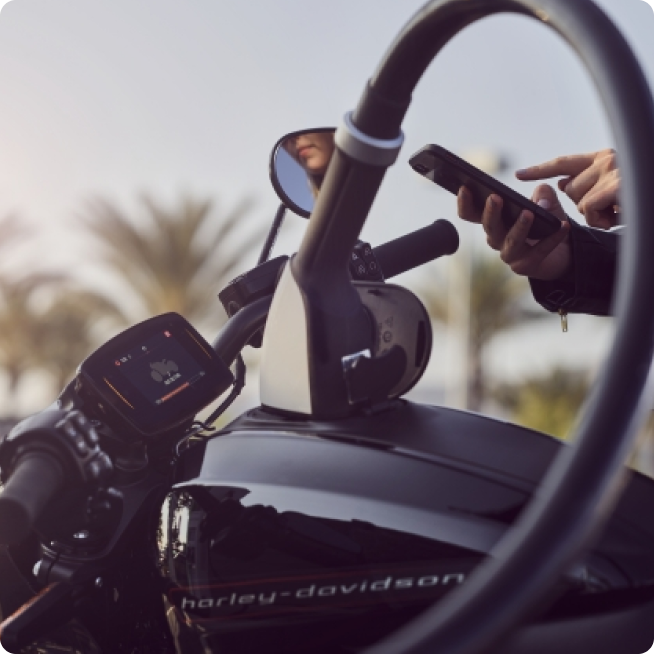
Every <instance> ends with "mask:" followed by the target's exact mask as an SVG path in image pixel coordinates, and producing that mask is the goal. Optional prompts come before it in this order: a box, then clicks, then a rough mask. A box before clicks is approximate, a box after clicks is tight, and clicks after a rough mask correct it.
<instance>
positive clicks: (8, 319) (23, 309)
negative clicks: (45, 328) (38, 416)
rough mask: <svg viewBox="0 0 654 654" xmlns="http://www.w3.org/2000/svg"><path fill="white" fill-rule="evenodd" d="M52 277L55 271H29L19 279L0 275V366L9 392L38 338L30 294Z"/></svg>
mask: <svg viewBox="0 0 654 654" xmlns="http://www.w3.org/2000/svg"><path fill="white" fill-rule="evenodd" d="M56 281H57V276H56V275H55V276H52V277H50V276H49V275H43V274H31V275H28V276H27V277H24V278H23V279H19V280H10V279H7V278H5V277H2V278H0V367H1V368H2V369H3V370H4V371H5V374H6V375H7V378H8V384H9V393H10V394H12V395H13V394H15V392H16V389H17V388H18V385H19V383H20V381H21V379H22V377H23V375H24V374H25V373H26V372H27V371H28V370H29V369H30V368H31V367H32V365H33V363H34V351H35V347H37V345H38V343H39V339H40V338H41V332H40V329H39V319H38V316H37V312H36V311H35V309H34V306H33V304H32V302H31V296H32V295H33V293H34V292H35V291H36V289H38V288H41V287H42V285H43V284H50V283H54V282H56Z"/></svg>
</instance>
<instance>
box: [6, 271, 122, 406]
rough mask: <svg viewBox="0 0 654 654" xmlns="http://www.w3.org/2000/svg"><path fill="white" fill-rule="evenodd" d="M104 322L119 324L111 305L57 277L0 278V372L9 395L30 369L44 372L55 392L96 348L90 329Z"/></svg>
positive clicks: (46, 274)
mask: <svg viewBox="0 0 654 654" xmlns="http://www.w3.org/2000/svg"><path fill="white" fill-rule="evenodd" d="M104 318H111V319H112V320H113V321H114V322H118V323H120V322H122V323H124V322H125V318H124V316H123V315H122V313H121V312H120V311H119V309H118V308H117V307H116V305H115V304H114V303H113V302H112V301H111V300H109V299H108V298H106V297H104V296H103V295H101V294H98V293H95V292H93V291H89V290H83V289H79V288H77V287H75V286H73V285H72V283H71V282H70V281H69V280H68V279H67V278H66V276H65V275H63V274H58V273H32V274H29V275H26V276H24V277H23V278H21V279H17V280H9V279H7V278H0V367H1V368H3V369H4V371H5V373H6V374H7V376H8V380H9V392H10V393H11V394H14V393H15V392H16V390H17V388H18V385H19V383H20V381H21V379H22V377H23V375H24V374H25V373H26V372H27V371H28V370H31V369H40V370H46V371H48V372H49V373H50V374H51V375H53V376H54V378H55V382H56V384H57V389H58V390H60V389H61V388H62V387H63V385H64V383H65V382H66V381H67V380H68V379H69V378H70V376H71V375H72V373H73V372H74V370H75V368H76V367H77V365H78V364H79V363H81V361H82V360H83V359H84V357H86V356H87V355H88V354H89V353H90V352H91V351H92V350H93V349H94V348H95V347H97V345H98V341H99V339H98V338H97V337H95V336H94V333H93V329H92V327H94V326H95V325H97V323H98V322H99V321H100V322H101V321H102V319H104Z"/></svg>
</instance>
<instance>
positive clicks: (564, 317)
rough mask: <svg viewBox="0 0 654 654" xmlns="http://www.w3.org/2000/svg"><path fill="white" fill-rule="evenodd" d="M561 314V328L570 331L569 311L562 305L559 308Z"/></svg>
mask: <svg viewBox="0 0 654 654" xmlns="http://www.w3.org/2000/svg"><path fill="white" fill-rule="evenodd" d="M559 316H561V330H562V331H564V332H567V331H568V312H567V311H566V310H565V309H564V308H563V307H561V308H560V309H559Z"/></svg>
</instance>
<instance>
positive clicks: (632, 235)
mask: <svg viewBox="0 0 654 654" xmlns="http://www.w3.org/2000/svg"><path fill="white" fill-rule="evenodd" d="M499 11H512V12H517V13H521V14H524V15H527V16H531V17H533V18H535V19H537V20H540V21H543V22H544V23H546V24H548V25H549V26H551V27H552V28H554V29H555V30H556V31H557V32H559V33H560V34H561V35H562V36H563V37H564V38H565V39H566V40H568V42H570V43H571V44H572V45H574V46H575V48H576V50H577V52H579V54H580V56H581V57H582V59H583V60H584V62H585V63H586V65H587V67H588V68H589V70H590V72H591V74H592V75H593V77H594V79H595V81H596V83H597V85H598V88H599V91H600V95H601V96H602V97H603V98H604V100H605V103H606V104H607V107H608V109H609V114H610V117H611V118H612V121H613V122H614V123H616V125H617V126H616V134H617V141H618V147H619V149H620V151H621V152H622V153H623V156H624V160H623V162H622V164H623V169H624V171H625V175H624V176H625V180H626V183H625V197H624V201H623V204H624V207H625V209H624V211H625V214H626V215H628V216H630V217H631V216H633V217H634V226H633V228H632V226H630V232H629V234H628V235H627V237H626V240H627V245H626V251H627V254H626V255H625V256H622V257H621V264H620V265H621V273H620V274H621V279H622V280H623V281H622V286H621V287H620V291H621V293H620V300H619V303H618V311H617V313H618V316H619V318H618V328H617V336H616V340H615V343H614V348H613V351H612V354H611V357H610V359H609V362H608V365H607V366H606V368H605V370H604V374H603V377H602V380H601V382H600V383H599V384H598V386H597V387H596V389H595V392H594V395H593V397H592V398H591V401H590V403H589V404H588V408H587V409H586V413H585V417H584V418H583V419H582V421H581V424H580V428H579V436H578V437H577V439H576V443H575V445H574V446H569V445H565V444H562V443H560V442H558V441H556V440H554V439H552V438H550V437H548V436H545V435H543V434H540V433H537V432H533V431H530V430H527V429H524V428H521V427H518V426H515V425H511V424H507V423H505V422H502V421H497V420H493V419H490V418H487V417H484V416H480V415H477V414H472V413H467V412H462V411H455V410H452V409H448V408H445V407H435V406H425V405H419V404H415V403H412V402H409V401H407V400H404V399H402V396H403V395H404V394H405V393H406V392H407V391H408V390H409V389H410V388H411V387H412V386H413V385H414V384H415V383H417V381H418V380H419V379H420V377H421V375H422V373H423V372H424V370H425V368H426V366H427V364H428V362H429V354H430V350H431V330H430V322H429V317H428V316H427V314H426V312H425V310H424V307H423V306H422V304H421V302H420V301H419V300H418V299H417V298H416V297H415V296H414V295H413V294H412V293H410V292H409V291H407V290H406V289H403V288H402V287H399V286H395V285H391V284H387V283H385V279H388V278H390V277H391V276H393V275H394V274H397V273H399V272H402V271H403V270H405V269H408V268H410V267H413V266H415V265H420V264H422V263H425V262H426V261H428V260H431V259H433V258H435V257H436V256H440V255H443V254H451V253H452V252H453V251H454V250H455V249H456V246H457V238H456V235H455V232H454V230H453V228H452V226H451V225H450V224H449V223H447V222H445V221H437V223H435V224H434V225H432V226H430V227H428V228H425V229H424V230H420V231H419V232H418V233H416V234H413V235H407V236H406V237H403V238H402V239H398V241H396V242H392V243H390V244H386V245H385V246H381V247H379V248H375V249H373V248H371V247H370V246H369V244H366V243H361V242H358V241H357V239H358V236H359V233H360V231H361V227H362V225H363V223H364V221H365V219H366V216H367V213H368V210H369V208H370V205H371V203H372V201H373V199H374V197H375V194H376V191H377V189H378V187H379V185H380V184H381V182H382V179H383V176H384V173H385V170H386V168H387V167H388V166H389V165H391V164H392V163H393V162H394V161H395V159H396V158H397V155H398V152H399V149H400V147H401V144H402V134H401V131H400V123H401V121H402V118H403V116H404V113H405V111H406V109H407V108H408V106H409V102H410V95H411V91H412V89H413V87H414V86H415V84H416V83H417V81H418V80H419V79H420V76H421V74H422V72H423V71H424V69H425V68H426V66H427V65H428V64H429V63H430V61H431V60H432V59H433V57H434V56H435V55H436V54H437V53H438V51H439V50H440V49H441V48H442V46H443V45H445V43H447V42H448V41H449V39H450V38H452V37H453V36H454V35H455V34H456V33H457V32H458V31H460V30H461V29H463V27H465V26H466V25H468V24H470V23H471V22H473V21H474V20H477V19H480V18H482V17H484V16H487V15H490V14H492V13H497V12H499ZM607 44H610V46H611V47H607ZM653 108H654V107H653V104H652V98H651V95H650V92H649V89H648V86H647V83H646V81H645V79H644V77H643V75H642V73H641V72H640V70H639V68H638V66H637V64H636V62H635V59H634V57H633V55H632V54H631V52H630V50H629V48H628V46H627V45H626V43H625V41H624V40H623V38H622V37H621V35H620V34H619V32H618V31H617V30H616V28H615V27H614V26H613V25H612V24H611V23H610V21H608V19H607V18H606V17H605V16H604V14H603V13H602V12H601V11H600V10H599V9H598V8H597V7H596V6H595V5H594V4H593V3H592V2H590V0H583V1H582V0H579V2H576V3H566V2H564V1H563V0H538V1H535V0H534V1H532V0H483V1H482V0H473V1H472V2H471V1H470V0H436V1H432V2H429V3H428V4H427V5H426V6H425V7H424V8H423V10H421V12H419V13H418V14H417V15H416V16H415V17H414V18H413V19H412V20H411V21H410V22H409V23H408V24H407V25H406V26H405V28H404V29H403V30H402V32H401V33H400V35H399V36H398V38H397V39H396V41H395V43H394V44H393V45H392V47H391V49H390V50H389V52H388V53H387V55H386V57H385V58H384V60H383V61H382V64H381V65H380V67H379V69H378V70H377V72H376V73H375V75H374V76H373V78H372V79H371V81H370V82H369V84H368V85H367V87H366V89H365V91H364V94H363V97H362V99H361V101H360V103H359V105H358V106H357V108H356V110H355V111H354V112H353V113H351V114H348V115H346V117H345V119H344V121H343V123H342V124H341V126H340V127H339V128H338V129H337V130H336V131H335V133H334V135H333V151H332V152H331V153H330V157H329V165H328V167H327V168H326V170H325V171H324V172H323V171H319V173H318V175H317V176H316V175H315V174H307V172H308V171H307V169H306V168H303V167H302V166H301V165H299V162H298V161H296V160H294V158H293V156H290V157H289V156H287V155H288V154H289V147H288V146H289V144H290V143H292V142H293V140H294V139H297V138H298V137H299V136H301V135H302V134H309V133H310V134H322V135H327V136H329V135H330V134H331V130H330V129H328V128H321V129H312V130H306V131H304V132H297V133H294V134H291V135H287V136H285V137H284V138H283V139H280V141H279V142H278V143H277V145H276V146H275V148H274V151H273V157H272V160H271V171H272V179H273V185H274V186H275V188H276V189H277V190H278V192H279V193H280V195H281V197H282V201H283V202H284V203H285V204H286V205H289V206H291V208H294V209H295V210H296V211H298V212H299V213H303V212H304V213H305V214H307V213H310V214H311V220H310V221H309V225H308V228H307V232H306V235H305V237H304V239H303V241H302V244H301V246H300V249H299V251H298V253H297V254H296V255H294V256H293V257H291V258H287V257H277V258H276V259H270V258H269V257H270V254H271V250H272V246H273V243H274V238H275V234H276V231H277V229H278V227H279V224H280V223H281V220H282V219H283V215H284V209H283V208H282V209H280V211H279V212H278V214H277V216H276V218H275V221H274V224H273V228H272V229H271V233H270V235H269V238H268V239H267V241H266V243H265V245H264V249H263V251H262V255H261V257H260V261H259V265H258V266H257V267H256V268H255V269H254V270H252V271H250V272H248V273H245V274H244V275H242V276H241V277H239V278H237V279H236V280H234V281H233V282H232V283H231V284H230V285H229V287H228V288H227V289H224V290H223V291H222V292H221V294H220V296H221V300H222V301H223V304H224V306H225V308H226V310H227V313H228V315H229V316H230V319H229V321H228V322H227V323H226V325H225V327H224V328H223V329H222V330H221V331H220V333H219V334H218V336H217V338H216V339H215V340H214V342H213V343H211V344H209V343H208V342H207V341H205V340H204V338H203V337H202V336H201V335H200V334H199V333H198V332H197V331H196V330H195V329H194V328H193V327H192V326H191V325H190V324H189V323H188V322H187V321H186V320H184V319H183V318H182V317H181V316H178V315H176V314H165V315H163V316H157V317H155V318H152V319H150V320H148V321H145V322H144V323H140V324H139V325H135V326H134V327H132V328H130V329H128V330H126V331H125V332H123V333H122V334H120V335H119V336H117V337H115V338H114V339H112V340H111V341H109V342H108V343H106V344H105V345H103V346H102V347H100V348H99V349H98V350H97V351H96V352H94V353H93V354H91V355H90V356H89V357H88V358H87V359H86V360H85V361H84V362H83V363H82V364H81V365H80V367H79V369H78V373H77V375H76V377H75V379H74V380H73V382H71V384H69V385H68V386H67V388H66V389H65V390H64V391H63V392H62V394H61V395H60V397H59V399H58V400H57V402H56V403H55V404H54V405H53V406H52V407H50V408H49V409H48V410H46V411H43V412H41V413H39V414H36V415H35V416H32V417H30V418H28V419H26V420H24V421H23V422H22V423H20V424H19V425H18V426H16V427H15V428H14V429H13V430H12V431H11V432H10V433H9V434H8V435H7V436H6V437H5V438H4V439H3V440H2V443H1V444H0V468H1V470H2V480H3V482H4V489H3V491H2V495H1V496H0V540H1V541H2V542H4V543H6V547H4V548H3V549H2V550H1V551H0V552H1V556H0V575H2V578H3V580H4V582H3V584H2V586H1V587H0V605H1V606H2V610H3V614H4V618H5V619H4V622H3V623H2V625H0V642H2V644H3V646H4V647H5V648H7V649H8V650H9V651H12V652H18V651H22V652H55V651H59V652H61V651H65V652H84V653H87V652H88V653H95V652H112V653H113V652H135V653H136V652H138V653H141V654H148V653H150V652H157V653H159V654H161V653H164V654H166V653H171V654H172V653H174V652H177V653H179V652H184V653H185V654H188V653H191V654H193V653H194V652H197V653H206V652H227V653H235V654H236V653H239V652H253V651H256V652H307V651H311V652H318V653H320V652H325V653H326V652H331V653H333V652H343V653H345V652H359V651H366V652H371V653H379V654H381V653H382V652H433V651H439V652H447V653H448V654H455V653H456V654H463V652H469V653H472V652H480V651H484V652H491V651H502V652H505V653H506V652H508V653H513V652H516V653H517V652H520V653H521V654H529V653H534V654H535V653H536V652H551V651H559V652H571V651H574V652H591V651H592V652H612V653H613V652H620V653H621V654H622V653H624V654H630V653H631V652H633V653H634V654H635V653H636V652H643V651H645V650H646V649H647V648H648V647H649V646H650V645H651V643H652V641H653V640H654V626H652V620H651V615H652V610H654V528H653V527H652V526H651V524H650V521H649V520H648V519H647V511H646V508H647V507H648V506H649V505H650V503H651V502H652V499H654V482H652V481H651V480H649V479H647V478H645V477H644V476H642V475H639V474H637V473H629V472H628V471H626V470H625V469H623V467H622V461H623V459H624V455H625V453H626V452H627V451H628V447H629V443H630V440H631V439H632V437H633V434H634V432H635V427H636V425H637V421H638V416H639V414H640V412H642V403H640V398H641V396H642V393H643V389H644V387H645V384H646V381H647V376H648V371H649V362H650V361H651V358H652V342H651V340H652V339H651V337H650V336H649V335H650V334H652V333H654V324H653V323H654V307H649V306H647V303H643V302H642V301H639V298H641V297H651V296H652V290H653V289H652V286H653V285H654V262H652V261H651V260H650V257H649V251H650V248H649V247H648V246H649V245H650V244H651V243H653V242H654V233H652V230H654V226H650V225H649V224H648V223H647V221H646V220H644V218H638V216H643V217H644V216H646V215H647V211H646V207H649V206H652V204H653V203H654V197H650V196H652V195H654V190H650V189H651V185H650V184H649V183H648V180H649V178H650V177H651V171H652V170H654V154H652V153H651V152H650V149H651V148H648V147H647V146H648V144H650V143H651V142H654V119H653V118H652V116H654V112H653V111H652V109H653ZM327 141H329V138H327ZM289 180H294V182H292V183H291V182H289ZM307 189H308V193H307ZM298 192H300V193H301V196H298V195H297V193H298ZM298 198H299V199H298ZM262 330H263V334H264V335H263V338H262ZM248 344H250V345H253V346H258V345H261V346H262V363H261V368H262V369H261V407H259V408H256V409H253V410H250V411H248V412H246V413H245V414H244V415H242V416H241V417H239V418H237V419H236V420H234V421H233V422H231V423H230V424H229V425H227V426H226V427H225V428H223V429H221V430H220V431H217V432H216V431H212V427H211V424H212V422H213V420H214V419H215V418H216V417H217V416H218V415H219V414H220V413H222V412H223V411H224V410H225V408H226V407H227V406H228V405H229V403H230V402H231V401H232V400H233V398H234V397H235V396H236V395H237V394H238V392H239V391H240V389H241V388H242V386H243V384H244V383H245V369H244V364H243V361H242V359H241V358H240V352H241V351H242V349H243V348H244V347H245V346H246V345H248ZM232 370H233V371H232ZM230 387H231V388H232V390H231V391H230V392H229V394H228V396H227V398H226V399H225V400H224V401H223V402H222V403H221V405H220V406H219V407H218V408H217V409H216V410H214V411H213V413H212V415H210V416H209V417H208V418H207V419H206V420H204V421H198V420H197V419H196V416H197V414H198V413H199V412H200V411H201V410H202V409H203V408H204V407H206V406H207V405H209V404H210V403H211V402H213V401H214V400H215V399H217V398H218V397H220V396H221V395H223V394H224V393H225V392H227V391H228V389H229V388H230ZM550 464H551V465H550ZM516 625H517V628H516V629H514V627H516ZM512 629H513V630H512ZM498 648H500V650H498Z"/></svg>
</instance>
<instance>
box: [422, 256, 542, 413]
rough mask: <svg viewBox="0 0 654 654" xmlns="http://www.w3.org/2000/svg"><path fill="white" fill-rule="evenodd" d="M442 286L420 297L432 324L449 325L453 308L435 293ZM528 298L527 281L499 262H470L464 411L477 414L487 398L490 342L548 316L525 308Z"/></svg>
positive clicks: (481, 259)
mask: <svg viewBox="0 0 654 654" xmlns="http://www.w3.org/2000/svg"><path fill="white" fill-rule="evenodd" d="M443 286H444V285H442V284H441V285H437V284H431V285H430V286H429V288H426V287H423V288H422V290H421V292H420V297H421V298H422V300H423V302H424V304H425V306H426V308H427V310H428V312H429V315H430V316H431V317H432V319H433V320H436V321H439V322H442V323H444V324H449V323H450V322H451V321H452V318H453V316H452V305H451V303H450V302H449V300H448V295H447V293H442V292H438V291H439V290H440V289H442V288H443ZM530 295H531V294H530V292H529V285H528V282H527V280H526V279H525V278H524V277H520V276H518V275H516V274H515V273H514V272H512V271H511V269H510V268H509V267H508V266H507V265H506V264H504V263H503V262H502V261H501V260H500V259H498V258H495V257H491V256H488V255H483V256H478V257H476V258H475V259H474V260H473V261H472V262H471V269H470V311H469V321H470V324H469V328H468V348H467V352H468V363H467V367H468V369H467V384H468V393H467V398H468V406H467V407H466V408H467V409H470V410H472V411H479V410H480V409H481V406H482V404H483V402H484V399H485V397H486V395H487V380H486V371H485V369H484V352H485V349H486V347H487V346H488V344H489V343H490V342H491V341H492V340H493V338H495V336H497V335H498V334H500V333H501V332H504V331H506V330H509V329H514V328H516V327H518V326H520V325H522V324H524V323H525V322H529V321H534V320H540V319H542V318H544V317H546V316H548V315H549V314H548V313H547V312H545V311H538V310H534V309H531V308H529V307H528V305H527V299H528V297H530Z"/></svg>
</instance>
